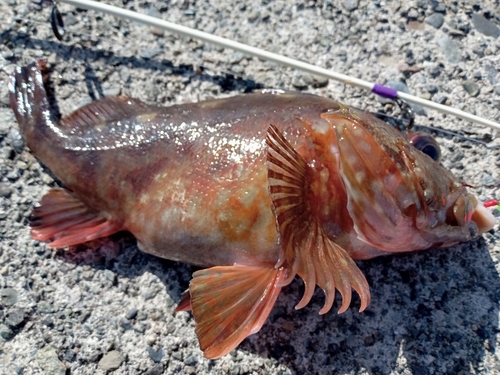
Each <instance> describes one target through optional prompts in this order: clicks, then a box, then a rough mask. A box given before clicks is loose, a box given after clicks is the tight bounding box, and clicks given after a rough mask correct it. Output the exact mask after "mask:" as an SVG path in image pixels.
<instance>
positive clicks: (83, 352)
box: [0, 0, 500, 375]
mask: <svg viewBox="0 0 500 375" xmlns="http://www.w3.org/2000/svg"><path fill="white" fill-rule="evenodd" d="M109 2H110V3H113V4H115V5H118V6H124V7H126V8H128V9H133V10H136V11H139V12H141V13H147V14H150V15H153V16H157V17H161V18H163V19H166V20H172V21H175V22H178V23H181V24H184V25H187V26H192V27H196V28H198V29H201V30H205V31H209V32H213V33H215V34H217V35H220V36H224V37H228V38H234V39H236V40H238V41H241V42H244V43H248V44H250V45H253V46H257V47H262V48H266V49H269V50H271V51H274V52H280V53H283V54H285V55H288V56H291V57H294V58H298V59H302V60H305V61H309V62H313V63H316V64H318V65H320V66H323V67H327V68H332V69H335V70H337V71H340V72H343V73H347V74H350V75H353V76H356V77H360V78H363V79H366V80H370V81H377V82H380V83H386V82H387V81H393V83H394V82H396V83H397V84H399V85H406V86H403V87H407V88H409V91H410V92H412V93H413V94H416V95H420V96H423V97H426V98H430V99H432V100H434V101H438V102H441V103H446V104H448V105H452V106H455V107H457V108H460V109H463V110H466V111H469V112H473V113H476V114H478V115H480V116H485V117H488V118H490V119H495V120H496V121H500V83H499V78H500V76H499V74H498V71H499V69H500V58H499V55H500V37H499V34H500V31H499V26H500V9H499V6H498V1H493V0H488V1H476V2H473V1H444V2H441V3H440V2H438V1H435V0H432V1H427V0H417V1H415V0H412V1H405V2H404V5H401V3H403V2H400V1H379V0H361V1H358V0H342V1H340V0H331V1H326V0H324V1H323V0H318V1H304V0H296V1H294V2H293V3H292V1H285V0H283V1H272V0H262V1H247V2H236V1H229V0H221V1H209V0H207V1H202V0H198V1H193V0H182V1H181V0H179V1H175V0H172V1H158V2H154V1H152V2H149V1H145V0H130V1H127V0H123V2H122V1H115V0H113V1H109ZM124 3H125V4H124ZM243 3H247V4H246V5H243ZM60 10H61V12H62V14H63V17H64V20H65V22H66V28H67V35H66V37H65V39H64V41H63V42H59V41H57V40H56V39H55V38H54V36H53V35H52V34H51V31H50V28H49V24H48V23H47V19H48V17H49V13H50V9H49V7H48V6H46V5H43V6H42V5H40V4H38V3H36V2H26V1H22V0H3V1H2V2H1V3H0V25H2V26H1V29H0V32H1V34H0V39H1V41H0V119H1V121H0V238H1V243H0V373H4V374H42V373H44V374H65V373H71V374H103V373H106V372H109V371H112V372H113V373H115V374H149V375H152V374H162V373H165V374H282V375H284V374H333V373H336V374H419V375H427V374H478V373H479V374H493V373H500V352H499V349H498V333H499V325H498V323H499V322H498V317H499V299H500V279H499V274H498V272H499V270H500V230H499V228H498V224H497V226H496V228H495V230H493V231H492V232H491V233H487V234H485V235H484V236H482V238H479V239H477V240H475V241H473V242H470V243H466V244H461V245H458V246H455V247H453V248H450V249H445V250H435V251H429V252H425V253H420V254H412V255H403V256H393V257H387V258H383V259H375V260H373V261H366V262H362V264H361V267H362V270H363V271H364V272H365V274H366V275H367V279H368V281H369V283H370V285H371V290H372V303H371V305H370V307H369V308H368V309H367V310H366V311H365V312H364V313H362V314H360V313H358V312H357V311H356V308H355V306H356V305H357V304H359V301H358V300H355V301H354V302H353V306H354V308H353V309H350V310H349V311H348V312H346V313H345V314H343V315H341V316H338V315H337V314H335V313H334V312H331V313H329V314H327V315H324V316H319V315H318V314H317V313H318V311H319V309H320V307H321V306H322V301H323V297H322V295H321V293H319V292H318V293H317V294H316V295H315V298H314V300H313V303H311V304H310V305H309V306H307V307H306V308H304V309H302V310H300V311H295V310H294V308H293V307H294V305H295V304H296V303H297V301H298V300H299V298H300V296H301V290H302V285H301V283H300V282H299V281H295V282H294V283H293V284H292V286H291V287H287V288H285V290H284V292H283V293H282V294H281V295H280V297H279V299H278V301H277V304H276V306H275V308H274V309H273V311H272V313H271V316H270V318H269V320H268V322H267V323H266V324H265V325H264V327H263V329H262V330H261V332H260V333H258V334H257V335H254V336H251V337H250V338H249V339H247V340H245V341H244V342H243V344H242V345H240V347H239V348H238V349H237V350H235V351H233V352H232V353H231V354H230V355H228V356H226V357H224V358H222V359H221V360H217V361H208V360H206V359H204V358H203V356H202V353H201V352H200V350H199V349H198V343H197V340H196V337H195V335H194V324H193V319H192V317H191V315H190V314H188V313H180V314H173V309H174V308H175V305H176V303H177V302H178V300H179V297H180V294H181V292H182V291H183V290H184V289H185V288H186V287H187V285H188V282H189V279H190V275H191V273H192V271H193V269H192V268H191V267H190V266H187V265H183V264H177V263H173V262H169V261H165V260H161V259H157V258H153V257H150V256H147V255H144V254H142V253H140V252H139V251H138V250H137V249H136V247H135V245H134V241H133V239H131V238H123V237H119V236H118V237H116V236H115V237H114V238H112V239H110V240H103V241H99V242H95V243H92V244H90V245H86V246H79V247H78V248H76V249H72V253H71V254H63V253H59V254H57V253H55V252H53V251H50V250H48V249H47V248H46V246H45V245H44V244H41V243H37V242H35V241H33V240H31V238H30V236H29V230H28V227H27V217H28V215H29V213H30V210H31V208H32V207H33V204H34V203H35V202H36V201H37V200H38V199H40V197H41V196H42V195H43V193H44V191H46V190H47V189H48V188H49V187H50V186H54V182H53V180H52V179H51V178H50V177H49V176H48V175H47V174H46V173H45V172H44V171H43V170H42V168H41V167H40V165H39V164H38V163H37V162H36V160H35V159H34V157H33V156H31V155H30V154H29V152H28V151H27V150H26V149H25V148H24V144H23V142H22V139H21V138H20V136H19V132H18V130H17V125H16V123H15V120H14V118H13V114H12V112H11V111H10V109H9V107H8V100H7V87H6V82H7V78H8V75H9V73H10V72H11V71H12V70H13V69H14V67H15V65H16V64H20V63H25V62H27V61H30V59H32V58H36V57H45V58H47V59H48V62H49V63H50V66H51V67H52V69H53V72H54V73H53V75H52V77H53V83H54V87H55V90H56V94H57V97H58V99H59V104H60V107H61V110H62V112H63V113H64V114H68V113H70V112H71V111H72V110H73V109H75V108H76V107H78V106H81V105H82V104H84V103H86V102H88V101H90V100H92V98H96V97H97V98H98V97H101V96H102V95H112V94H118V93H120V94H122V95H132V96H134V97H138V98H140V99H142V100H145V101H148V102H150V103H159V104H170V103H181V102H190V101H196V100H199V99H203V98H207V97H221V96H229V95H235V94H238V93H240V92H243V91H249V90H251V89H253V88H255V87H260V86H265V87H279V88H286V89H295V90H299V89H300V90H305V91H308V92H314V93H317V94H321V95H325V96H330V97H334V98H337V99H339V100H341V101H344V102H345V103H348V104H351V105H355V106H358V107H361V108H366V109H369V110H379V109H385V110H386V111H388V112H390V111H391V109H392V105H391V104H384V103H381V101H379V100H378V99H377V98H375V97H374V96H368V95H367V93H366V92H364V91H362V90H359V89H355V88H351V87H346V86H344V85H342V84H338V83H336V82H328V81H325V80H321V79H320V80H317V79H315V78H313V77H311V76H309V75H307V74H302V73H300V72H296V71H293V70H291V69H287V68H283V67H280V66H276V65H275V64H271V63H266V62H261V61H258V60H256V59H254V58H247V57H245V56H243V55H241V54H240V53H235V52H233V51H229V50H223V49H220V48H216V47H213V46H210V45H208V44H204V43H201V42H199V41H194V40H189V39H183V38H179V37H177V36H175V35H171V34H168V33H162V32H161V31H159V30H152V29H150V28H148V27H144V26H141V25H138V24H135V23H131V22H128V21H123V20H119V19H116V18H113V17H110V16H105V15H102V14H97V13H95V12H90V11H84V10H81V9H75V8H73V7H71V6H65V5H61V6H60ZM418 111H419V113H421V114H422V115H421V116H419V117H418V118H417V121H418V122H419V123H421V124H426V125H431V124H432V125H435V126H438V127H441V128H445V129H452V130H456V131H459V132H461V133H462V134H465V135H467V136H468V137H470V138H473V139H475V140H482V141H486V142H489V143H488V147H490V148H487V147H485V146H484V145H480V144H477V143H475V142H472V141H470V140H464V139H462V138H460V137H458V136H454V137H451V136H444V135H442V134H441V135H440V136H438V141H439V142H440V144H441V145H442V148H443V163H444V165H445V166H447V167H448V168H450V169H451V170H452V171H453V172H454V173H455V174H457V175H458V176H460V177H461V178H463V179H464V180H465V181H467V182H468V183H469V184H471V185H474V186H475V187H476V188H475V189H473V191H475V193H476V194H477V195H478V196H479V197H480V198H481V199H486V198H496V199H500V173H499V171H500V151H498V150H496V151H495V150H493V149H491V147H493V146H497V147H498V146H499V145H500V138H498V134H495V133H494V132H493V131H491V130H488V129H481V128H479V127H476V126H473V125H471V124H470V123H466V122H463V121H459V120H456V119H455V118H452V117H449V116H448V117H445V116H442V115H439V114H437V113H435V112H431V111H423V110H421V109H418ZM495 137H496V138H495ZM492 139H493V140H492ZM491 140H492V141H491ZM490 141H491V142H490ZM496 215H497V217H498V216H499V213H498V212H497V213H496Z"/></svg>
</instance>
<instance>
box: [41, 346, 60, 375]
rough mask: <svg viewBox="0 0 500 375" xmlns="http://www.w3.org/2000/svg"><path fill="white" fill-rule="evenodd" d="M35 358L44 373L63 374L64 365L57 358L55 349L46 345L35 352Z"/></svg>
mask: <svg viewBox="0 0 500 375" xmlns="http://www.w3.org/2000/svg"><path fill="white" fill-rule="evenodd" d="M36 360H37V362H38V364H39V365H40V367H41V368H42V369H43V370H44V373H45V374H51V375H65V374H66V366H64V363H62V362H61V361H60V360H59V357H58V355H57V353H56V350H55V349H54V348H53V347H51V346H46V347H44V348H42V349H40V350H39V351H38V352H37V353H36Z"/></svg>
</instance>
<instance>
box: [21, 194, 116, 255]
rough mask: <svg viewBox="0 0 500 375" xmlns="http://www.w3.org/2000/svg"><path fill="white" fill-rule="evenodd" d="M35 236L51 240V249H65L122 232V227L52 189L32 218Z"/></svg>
mask: <svg viewBox="0 0 500 375" xmlns="http://www.w3.org/2000/svg"><path fill="white" fill-rule="evenodd" d="M30 226H31V236H32V237H33V238H34V239H35V240H39V241H47V240H50V241H51V242H50V243H49V247H64V246H71V245H76V244H79V243H83V242H87V241H91V240H95V239H97V238H102V237H106V236H109V235H111V234H113V233H116V232H119V231H120V230H121V229H122V228H121V226H120V225H119V224H118V223H116V222H113V221H112V220H110V219H109V218H107V217H106V216H105V215H104V214H102V213H99V212H93V211H91V210H90V209H89V208H88V207H87V206H86V205H85V204H84V203H83V202H81V201H80V200H79V199H78V198H76V197H75V196H73V195H72V194H71V193H70V192H69V191H67V190H65V189H51V190H49V192H48V193H47V194H45V195H44V196H43V197H42V200H41V201H40V202H39V203H38V206H37V207H35V208H34V210H33V212H32V213H31V216H30Z"/></svg>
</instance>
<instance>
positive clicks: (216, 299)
mask: <svg viewBox="0 0 500 375" xmlns="http://www.w3.org/2000/svg"><path fill="white" fill-rule="evenodd" d="M283 275H284V272H283V270H282V269H277V268H272V267H249V266H239V265H235V266H225V267H212V268H208V269H204V270H201V271H197V272H195V273H194V274H193V279H192V280H191V283H190V285H189V294H190V295H191V308H192V310H193V316H194V320H195V323H196V334H197V335H198V340H199V342H200V347H201V350H203V353H204V355H205V357H206V358H209V359H216V358H220V357H222V356H223V355H226V354H227V353H229V352H230V351H231V350H233V349H234V348H235V347H236V346H238V345H239V344H240V343H241V342H242V341H243V340H244V339H245V338H246V337H247V336H249V335H251V334H254V333H257V332H258V331H259V330H260V328H261V327H262V325H263V324H264V322H265V321H266V319H267V317H268V315H269V312H270V311H271V309H272V307H273V305H274V303H275V302H276V298H278V294H279V292H280V290H281V287H280V286H278V284H279V282H280V281H281V280H282V279H283ZM183 298H184V297H183ZM182 304H183V305H184V306H186V305H187V304H186V302H185V301H184V302H183V303H182Z"/></svg>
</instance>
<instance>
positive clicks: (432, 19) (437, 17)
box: [424, 13, 444, 29]
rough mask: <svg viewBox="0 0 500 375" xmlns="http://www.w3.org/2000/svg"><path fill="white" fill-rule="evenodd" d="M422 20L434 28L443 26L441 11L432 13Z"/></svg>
mask: <svg viewBox="0 0 500 375" xmlns="http://www.w3.org/2000/svg"><path fill="white" fill-rule="evenodd" d="M424 22H425V23H426V24H428V25H431V26H432V27H434V28H435V29H439V28H440V27H441V26H443V23H444V16H443V15H442V14H441V13H432V14H431V15H430V16H428V17H426V18H425V20H424Z"/></svg>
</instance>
